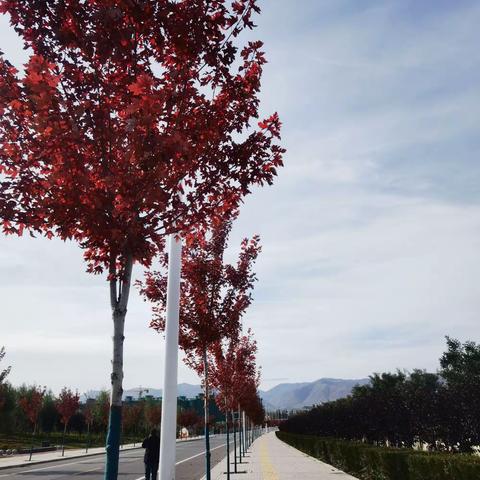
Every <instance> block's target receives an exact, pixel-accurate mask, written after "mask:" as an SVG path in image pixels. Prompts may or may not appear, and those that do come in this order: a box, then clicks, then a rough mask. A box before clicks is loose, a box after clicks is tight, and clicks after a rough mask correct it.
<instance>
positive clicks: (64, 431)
mask: <svg viewBox="0 0 480 480" xmlns="http://www.w3.org/2000/svg"><path fill="white" fill-rule="evenodd" d="M66 433H67V422H65V426H64V427H63V437H62V457H63V456H65V434H66Z"/></svg>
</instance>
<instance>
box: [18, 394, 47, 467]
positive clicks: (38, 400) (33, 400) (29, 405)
mask: <svg viewBox="0 0 480 480" xmlns="http://www.w3.org/2000/svg"><path fill="white" fill-rule="evenodd" d="M45 391H46V388H45V387H44V388H41V387H33V388H31V389H30V391H29V392H28V393H27V394H26V395H24V396H23V397H21V398H20V399H19V400H18V404H19V405H20V408H21V409H22V410H23V411H24V413H25V415H26V416H27V418H28V419H29V420H30V422H31V423H32V426H33V430H32V445H31V448H30V458H29V460H31V459H32V453H33V440H34V438H35V433H36V431H37V424H38V415H39V413H40V410H41V409H42V405H43V397H44V396H45Z"/></svg>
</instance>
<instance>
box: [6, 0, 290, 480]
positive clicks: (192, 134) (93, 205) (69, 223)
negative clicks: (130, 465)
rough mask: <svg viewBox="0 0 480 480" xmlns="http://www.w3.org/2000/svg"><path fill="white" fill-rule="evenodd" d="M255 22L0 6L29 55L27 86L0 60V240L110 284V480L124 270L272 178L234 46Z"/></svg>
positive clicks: (192, 4) (244, 58) (177, 6)
mask: <svg viewBox="0 0 480 480" xmlns="http://www.w3.org/2000/svg"><path fill="white" fill-rule="evenodd" d="M258 12H259V8H258V6H257V4H256V1H255V0H237V1H235V2H232V3H230V2H227V1H226V0H216V1H211V0H189V1H185V0H184V1H171V0H143V1H141V2H140V1H132V0H111V1H107V2H106V1H103V0H90V1H88V2H74V1H64V0H51V1H49V2H45V1H43V0H0V13H8V14H9V15H10V21H11V23H12V25H13V26H14V28H15V30H16V32H17V33H18V34H19V35H20V36H21V37H22V39H23V41H24V44H25V46H26V47H28V48H30V49H31V51H32V54H31V56H30V59H29V61H28V63H27V64H26V67H25V72H24V74H23V73H20V72H18V71H17V70H16V69H15V68H14V67H13V65H12V64H10V63H9V62H8V60H6V59H5V58H4V57H3V55H0V72H1V76H0V113H1V115H0V173H1V174H2V175H3V177H2V182H1V188H0V218H2V219H3V220H4V222H3V229H4V231H5V232H6V233H14V232H16V233H20V232H21V231H22V230H23V228H25V227H26V228H33V227H32V225H33V226H35V227H39V226H40V227H41V228H42V229H43V231H44V232H45V235H47V236H48V237H52V236H53V235H57V236H59V237H60V238H62V239H74V240H75V241H77V242H78V243H79V244H80V245H81V247H82V248H83V249H84V250H85V259H86V261H87V262H88V270H89V271H90V272H93V273H101V272H102V271H104V270H106V271H107V272H108V279H109V281H110V302H111V307H112V315H113V321H114V335H113V340H114V355H113V362H112V365H113V367H112V374H111V382H112V394H111V413H110V416H111V418H110V428H109V436H108V440H107V443H108V448H107V468H106V478H111V479H115V478H116V477H117V473H118V452H119V438H120V425H121V399H122V380H123V339H124V321H125V315H126V310H127V304H128V296H129V290H130V279H131V272H132V266H133V264H134V262H139V263H141V264H143V265H149V264H150V262H151V260H152V257H154V255H155V254H156V253H157V249H158V248H159V246H160V247H161V245H162V242H163V235H164V234H165V233H172V232H181V233H182V234H185V235H188V232H189V230H190V229H191V228H192V227H193V226H195V227H199V226H200V227H201V226H202V225H205V224H206V223H208V221H209V219H210V218H213V217H214V214H218V213H221V212H222V211H224V210H230V209H231V208H234V207H235V206H237V205H238V204H239V202H240V201H241V198H242V197H243V196H244V195H246V194H247V193H249V191H250V188H251V185H254V184H259V185H263V184H265V183H268V184H270V183H271V182H272V181H273V177H274V176H275V174H276V168H277V167H279V166H281V165H282V154H283V149H282V148H281V147H280V146H279V145H278V144H277V143H276V139H277V138H279V130H280V121H279V118H278V115H277V114H273V115H271V116H270V117H268V118H267V119H265V120H262V121H260V122H258V128H256V129H254V128H252V124H253V123H254V121H255V120H256V119H257V117H258V108H259V99H258V92H259V89H260V78H261V74H262V68H263V65H264V63H265V58H264V54H263V52H262V43H261V42H258V41H257V42H248V43H247V44H246V45H245V46H244V47H243V48H239V47H238V46H237V45H238V44H239V40H238V36H239V34H240V33H241V31H242V30H244V29H245V28H247V29H251V28H252V27H253V26H254V24H253V18H252V17H253V14H254V13H258ZM182 192H183V194H182ZM13 213H14V215H13ZM30 217H31V218H33V219H34V220H31V218H30ZM26 218H28V219H29V221H28V223H27V222H26V220H25V219H26Z"/></svg>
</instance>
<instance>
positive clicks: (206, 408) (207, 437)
mask: <svg viewBox="0 0 480 480" xmlns="http://www.w3.org/2000/svg"><path fill="white" fill-rule="evenodd" d="M203 370H204V381H205V397H204V414H205V480H210V429H209V422H210V418H209V392H208V358H207V350H206V349H205V350H204V351H203Z"/></svg>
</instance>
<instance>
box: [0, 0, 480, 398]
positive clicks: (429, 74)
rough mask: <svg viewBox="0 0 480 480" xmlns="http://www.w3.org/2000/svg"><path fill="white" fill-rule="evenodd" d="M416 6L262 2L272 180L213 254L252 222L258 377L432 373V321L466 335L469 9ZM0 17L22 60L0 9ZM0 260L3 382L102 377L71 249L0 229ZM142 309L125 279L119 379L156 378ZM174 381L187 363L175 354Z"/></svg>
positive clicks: (88, 296) (472, 85)
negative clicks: (273, 119)
mask: <svg viewBox="0 0 480 480" xmlns="http://www.w3.org/2000/svg"><path fill="white" fill-rule="evenodd" d="M407 3H408V5H406V4H407ZM426 3H427V2H425V4H424V3H422V4H421V6H420V4H418V3H417V2H413V3H409V2H400V3H395V2H389V3H381V4H380V5H379V4H378V3H376V2H361V3H358V2H355V1H347V0H344V1H343V0H342V1H340V0H335V1H322V2H319V1H317V0H311V1H307V0H305V1H304V2H302V7H301V8H299V5H297V4H296V3H294V2H291V1H290V0H283V1H280V0H279V1H278V2H276V3H275V5H271V2H264V5H263V10H264V13H263V15H262V17H260V18H259V19H258V22H257V23H259V25H260V28H259V30H257V31H256V32H254V33H253V34H252V35H253V37H255V38H257V37H258V38H262V39H264V40H265V42H266V50H267V57H268V59H269V61H270V63H269V64H267V65H266V69H265V77H264V82H263V94H262V97H263V105H262V109H263V111H264V112H265V113H271V112H272V111H273V110H278V111H279V113H280V115H281V118H282V120H283V122H284V130H283V136H284V140H283V142H284V144H285V145H286V146H287V148H288V153H287V156H286V166H285V168H284V169H282V170H281V171H280V172H279V177H278V179H277V180H276V182H275V185H274V186H273V187H271V188H265V189H262V190H256V191H255V193H254V194H253V195H252V196H250V197H249V198H247V199H246V202H245V206H244V208H243V211H242V214H241V217H240V219H239V222H238V223H237V225H236V226H235V228H234V233H233V236H232V237H233V238H232V244H233V246H232V249H231V251H230V252H229V256H230V257H232V255H233V252H235V251H236V250H237V247H238V243H239V239H240V238H241V237H244V236H251V235H252V234H254V233H260V234H261V236H262V243H263V246H264V249H263V252H262V254H261V257H260V258H259V260H258V269H257V270H258V276H259V283H258V285H257V288H256V293H255V297H256V300H255V303H254V305H253V306H252V308H251V310H250V311H249V313H248V315H247V318H246V320H245V322H246V324H247V325H251V326H253V328H254V331H255V334H256V337H257V339H258V342H259V360H260V364H261V365H262V366H263V376H264V378H265V379H266V381H265V383H264V386H265V387H270V386H272V385H273V384H275V383H277V382H278V380H275V379H278V378H288V379H289V380H290V381H302V380H313V379H316V378H318V377H321V376H339V377H350V378H353V377H364V376H366V375H368V374H370V373H372V372H373V371H382V370H386V369H395V368H397V367H399V368H414V367H425V368H428V369H431V370H433V369H435V368H436V366H437V360H438V357H439V356H440V354H441V351H442V348H443V345H444V340H443V336H444V335H446V334H449V335H452V336H457V337H460V338H461V339H467V338H470V339H473V340H475V339H476V338H477V337H478V334H477V332H478V328H477V325H478V319H477V313H478V311H479V307H480V300H479V299H480V295H479V293H480V292H479V288H480V287H479V286H478V285H479V282H478V277H479V272H480V255H479V253H478V252H479V251H480V249H479V240H478V239H479V238H480V235H479V234H480V206H479V199H480V197H479V190H478V181H480V166H479V164H478V158H477V157H478V153H479V152H480V140H479V138H480V137H479V136H478V118H479V113H480V112H479V105H480V102H479V100H480V88H479V85H480V56H479V53H478V48H477V46H478V44H479V40H480V33H479V31H478V23H479V20H480V8H479V6H478V5H475V4H471V5H470V4H469V3H468V2H465V3H461V2H458V3H454V4H450V5H447V4H445V5H444V4H443V3H442V5H443V7H438V8H434V9H431V11H429V9H428V6H426ZM409 8H410V10H409ZM447 8H448V9H447ZM0 31H1V32H2V41H1V42H0V48H2V49H3V50H5V51H6V53H7V57H11V58H13V59H14V63H15V64H16V65H17V66H18V65H21V64H22V63H23V62H24V61H25V58H26V57H25V54H24V52H22V51H21V46H19V45H18V43H16V40H15V36H14V35H13V34H12V33H11V31H10V30H8V28H6V22H5V19H0ZM5 32H6V33H5ZM4 33H5V35H4ZM4 43H5V44H4ZM0 262H1V265H2V275H1V277H0V301H1V302H2V307H3V315H2V318H1V319H0V331H2V338H1V341H0V344H5V346H6V347H7V357H6V360H7V361H8V362H10V363H11V364H12V366H13V370H12V373H11V378H12V381H14V382H15V383H21V382H22V381H26V382H33V381H36V382H38V383H41V384H48V385H51V386H53V387H54V388H56V389H58V388H60V387H61V386H62V385H64V384H66V385H70V386H72V387H76V386H78V387H79V388H80V390H81V391H85V390H88V389H92V388H99V387H102V386H108V375H109V366H110V365H109V360H110V350H111V345H110V335H111V320H110V311H109V305H108V294H107V288H106V283H105V280H104V279H102V278H99V277H92V276H90V275H88V274H86V273H84V269H85V266H84V263H83V259H82V254H81V250H80V249H79V248H78V247H77V246H75V245H73V244H68V243H67V244H64V243H62V242H59V241H56V240H54V241H47V240H44V239H40V240H35V239H30V238H22V239H17V238H12V237H9V238H1V239H0ZM139 274H140V271H139V270H138V271H137V275H139ZM149 316H150V312H149V307H148V305H146V304H144V303H143V302H142V301H141V299H139V298H138V295H137V293H136V292H133V295H132V301H131V306H130V308H129V313H128V316H127V322H126V329H127V334H126V344H125V385H126V386H127V387H133V386H137V385H140V384H141V385H143V386H151V387H159V386H161V379H162V378H161V377H162V372H163V366H162V358H163V340H162V339H161V338H160V337H159V336H158V335H156V334H154V333H153V332H152V331H151V330H149V329H148V328H147V326H148V322H149ZM268 379H272V380H268ZM180 381H190V382H194V381H196V376H195V375H194V374H193V373H192V372H190V371H188V370H187V369H186V367H184V366H183V365H181V372H180Z"/></svg>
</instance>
